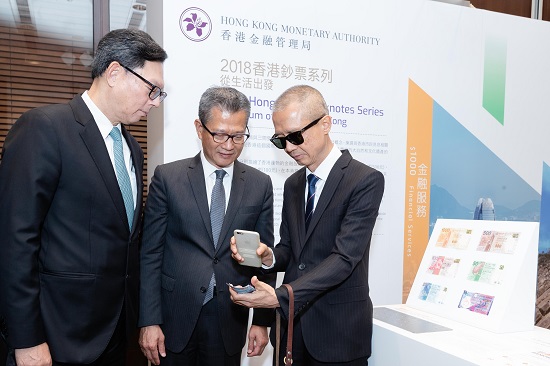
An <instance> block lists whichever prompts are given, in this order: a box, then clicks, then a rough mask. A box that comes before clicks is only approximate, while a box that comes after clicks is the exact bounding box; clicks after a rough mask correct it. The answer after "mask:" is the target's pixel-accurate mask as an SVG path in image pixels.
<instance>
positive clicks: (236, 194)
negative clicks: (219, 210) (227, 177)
mask: <svg viewBox="0 0 550 366" xmlns="http://www.w3.org/2000/svg"><path fill="white" fill-rule="evenodd" d="M245 173H246V167H245V166H244V164H241V163H239V162H238V161H235V165H234V167H233V180H232V181H231V193H230V194H229V202H228V204H227V210H226V211H225V216H224V219H223V225H222V230H221V232H220V238H225V237H226V235H227V234H228V230H229V228H230V227H231V224H232V223H233V219H235V216H236V215H237V210H238V209H239V207H240V206H241V201H242V198H243V195H244V187H245V178H246V174H245ZM222 240H223V239H222ZM220 244H221V243H220V242H218V246H217V247H216V252H218V251H219V250H220V248H221V247H222V245H220Z"/></svg>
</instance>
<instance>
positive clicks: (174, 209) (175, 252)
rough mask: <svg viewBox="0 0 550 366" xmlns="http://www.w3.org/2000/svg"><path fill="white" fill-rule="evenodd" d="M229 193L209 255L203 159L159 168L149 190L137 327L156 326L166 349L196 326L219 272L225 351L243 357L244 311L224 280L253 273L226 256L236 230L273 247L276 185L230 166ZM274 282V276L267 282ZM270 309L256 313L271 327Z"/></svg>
mask: <svg viewBox="0 0 550 366" xmlns="http://www.w3.org/2000/svg"><path fill="white" fill-rule="evenodd" d="M233 173H234V175H233V180H232V185H231V194H230V196H229V202H228V206H227V210H226V213H225V218H224V222H223V226H222V229H221V233H220V239H219V241H218V246H217V248H216V250H215V251H214V244H213V243H214V242H213V239H212V230H211V225H210V214H209V209H208V199H207V194H206V183H205V181H204V173H203V168H202V163H201V158H200V154H198V155H196V156H195V157H193V158H190V159H185V160H179V161H175V162H172V163H168V164H164V165H159V166H158V167H157V168H156V170H155V174H154V176H153V179H152V181H151V184H150V186H149V194H148V197H147V203H146V205H145V216H144V228H143V241H142V250H141V293H140V316H139V326H142V327H143V326H148V325H155V324H159V325H161V327H162V330H163V332H164V335H165V337H166V340H165V343H166V347H167V348H168V349H169V350H170V351H172V352H180V351H182V350H183V348H184V347H185V346H186V345H187V343H188V341H189V338H190V337H191V333H192V332H193V329H194V327H195V324H196V322H197V319H198V317H199V313H200V311H201V308H202V302H203V300H204V297H205V291H206V289H207V287H208V283H209V282H210V277H211V276H212V271H214V272H215V274H216V284H217V290H218V306H219V309H218V311H219V316H220V319H221V320H222V322H223V323H222V324H221V329H222V337H223V341H224V345H225V349H226V352H227V353H228V354H235V353H237V352H241V350H242V348H243V346H244V344H245V340H246V331H247V322H248V313H249V310H248V309H247V308H245V307H243V306H239V305H235V304H234V303H233V302H232V301H231V299H230V298H229V291H228V289H227V285H226V283H228V282H229V283H232V284H235V285H246V284H248V283H249V282H250V278H251V277H252V276H253V275H255V274H257V273H256V272H255V269H254V268H252V267H247V266H242V265H240V264H238V263H237V262H236V261H235V260H233V259H232V258H231V251H230V249H229V239H230V238H231V236H232V235H233V230H235V229H243V230H252V231H257V232H258V233H260V240H261V241H262V242H263V243H265V244H267V245H269V246H271V247H272V246H273V240H274V238H273V187H272V183H271V178H269V176H267V175H266V174H264V173H262V172H260V171H258V170H256V169H254V168H252V167H249V166H247V165H245V164H242V163H240V162H238V161H236V162H235V166H234V170H233ZM264 280H266V281H268V282H269V283H270V284H271V285H274V284H275V283H274V282H275V277H274V276H270V277H269V278H264ZM272 319H273V312H272V311H269V310H268V311H266V310H259V311H255V312H254V319H253V324H256V325H265V326H268V325H270V322H271V321H272Z"/></svg>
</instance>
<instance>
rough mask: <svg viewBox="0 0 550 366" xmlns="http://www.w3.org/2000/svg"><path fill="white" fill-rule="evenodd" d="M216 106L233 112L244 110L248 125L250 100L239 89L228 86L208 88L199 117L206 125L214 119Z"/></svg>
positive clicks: (202, 100) (203, 95)
mask: <svg viewBox="0 0 550 366" xmlns="http://www.w3.org/2000/svg"><path fill="white" fill-rule="evenodd" d="M214 108H219V109H220V110H221V111H222V112H229V113H231V114H233V113H237V112H240V111H244V112H245V113H246V124H247V125H248V117H250V101H249V100H248V98H247V97H246V96H245V95H244V94H243V93H241V92H240V91H238V90H237V89H235V88H231V87H228V86H214V87H210V88H208V89H206V91H205V92H204V93H202V96H201V100H200V102H199V119H200V120H201V122H202V123H204V124H205V125H206V124H207V123H208V122H209V121H210V120H211V119H212V109H214Z"/></svg>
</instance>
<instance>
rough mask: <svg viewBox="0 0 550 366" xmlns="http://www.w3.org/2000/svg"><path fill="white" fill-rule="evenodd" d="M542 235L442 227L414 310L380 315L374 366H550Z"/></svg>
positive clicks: (410, 303)
mask: <svg viewBox="0 0 550 366" xmlns="http://www.w3.org/2000/svg"><path fill="white" fill-rule="evenodd" d="M538 228H539V224H538V223H533V222H512V221H483V220H479V221H478V220H438V221H437V223H436V224H435V226H434V229H433V231H432V235H431V237H430V240H429V243H428V246H427V248H426V251H425V253H424V256H423V258H422V262H421V263H420V267H419V269H418V272H417V274H416V277H415V280H414V283H413V286H412V287H411V291H410V293H409V297H408V299H407V303H406V304H405V305H392V306H382V307H375V308H374V326H373V340H372V356H371V358H370V359H369V365H370V366H386V365H392V366H400V365H407V366H409V365H423V366H431V365H433V366H441V365H445V366H465V365H499V366H508V365H509V366H516V365H518V366H519V365H521V366H538V365H540V366H542V365H550V330H548V329H543V328H539V327H535V326H534V312H535V298H536V283H537V277H536V276H537V249H538Z"/></svg>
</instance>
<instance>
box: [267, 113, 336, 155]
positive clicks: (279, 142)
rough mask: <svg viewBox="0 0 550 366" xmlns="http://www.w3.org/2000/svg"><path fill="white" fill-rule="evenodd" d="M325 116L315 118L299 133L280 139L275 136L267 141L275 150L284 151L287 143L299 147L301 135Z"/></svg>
mask: <svg viewBox="0 0 550 366" xmlns="http://www.w3.org/2000/svg"><path fill="white" fill-rule="evenodd" d="M325 116H326V115H324V116H323V117H320V118H317V119H316V120H315V121H313V122H311V123H310V124H309V125H307V126H306V127H304V128H302V129H301V130H300V131H295V132H291V133H289V134H288V135H286V136H282V137H277V134H275V135H273V136H272V137H271V138H270V139H269V141H271V142H272V143H273V145H275V147H277V149H284V148H285V147H286V142H287V141H288V142H290V143H291V144H293V145H301V144H303V143H304V136H302V134H303V133H304V132H305V131H306V130H307V129H308V128H310V127H313V126H315V125H316V124H317V122H319V121H320V120H322V119H323V118H325Z"/></svg>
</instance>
